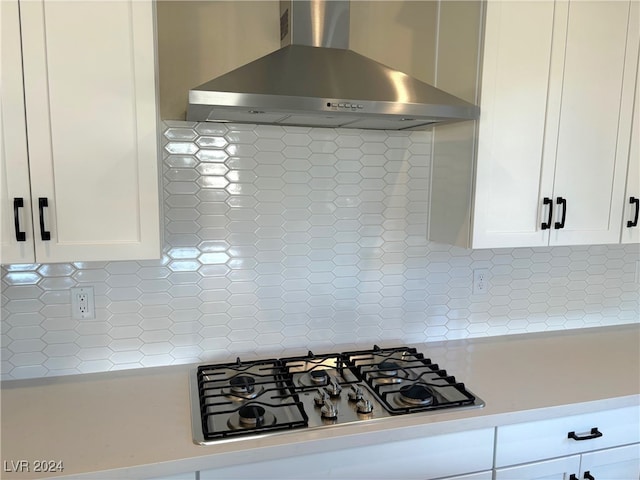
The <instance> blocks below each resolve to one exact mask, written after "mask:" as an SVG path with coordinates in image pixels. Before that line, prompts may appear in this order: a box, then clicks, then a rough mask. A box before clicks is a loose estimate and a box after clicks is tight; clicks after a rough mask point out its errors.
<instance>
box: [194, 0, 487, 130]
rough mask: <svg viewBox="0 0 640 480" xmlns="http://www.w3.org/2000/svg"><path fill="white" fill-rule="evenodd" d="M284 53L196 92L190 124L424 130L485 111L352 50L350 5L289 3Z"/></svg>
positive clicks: (326, 0) (284, 7) (318, 0)
mask: <svg viewBox="0 0 640 480" xmlns="http://www.w3.org/2000/svg"><path fill="white" fill-rule="evenodd" d="M280 3H281V17H280V28H281V35H280V37H281V43H282V48H280V49H279V50H276V51H275V52H273V53H270V54H268V55H265V56H264V57H262V58H259V59H257V60H254V61H253V62H251V63H248V64H247V65H244V66H242V67H240V68H237V69H235V70H232V71H231V72H229V73H226V74H224V75H222V76H220V77H218V78H216V79H214V80H211V81H209V82H207V83H205V84H203V85H200V86H199V87H196V88H194V89H192V90H191V91H190V92H189V108H188V110H187V120H190V121H199V122H202V121H210V122H237V123H258V124H263V123H267V124H276V125H304V126H313V127H344V128H364V129H379V130H422V129H425V128H429V127H430V126H431V125H433V124H434V123H445V122H453V121H461V120H472V119H476V118H478V115H479V108H478V107H477V106H475V105H473V104H471V103H468V102H465V101H464V100H461V99H459V98H457V97H455V96H453V95H450V94H448V93H446V92H444V91H442V90H439V89H437V88H435V87H433V86H431V85H428V84H426V83H424V82H421V81H420V80H416V79H415V78H412V77H410V76H409V75H407V74H405V73H403V72H400V71H397V70H394V69H392V68H390V67H387V66H386V65H383V64H381V63H378V62H376V61H374V60H371V59H370V58H367V57H365V56H363V55H360V54H358V53H355V52H353V51H352V50H348V45H349V2H348V1H336V0H290V1H281V2H280Z"/></svg>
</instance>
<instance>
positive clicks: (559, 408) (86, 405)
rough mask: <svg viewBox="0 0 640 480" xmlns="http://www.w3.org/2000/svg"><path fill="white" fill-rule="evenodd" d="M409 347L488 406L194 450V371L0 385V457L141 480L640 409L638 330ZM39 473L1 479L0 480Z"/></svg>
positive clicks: (595, 330) (122, 373)
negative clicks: (59, 463) (605, 411)
mask: <svg viewBox="0 0 640 480" xmlns="http://www.w3.org/2000/svg"><path fill="white" fill-rule="evenodd" d="M381 346H393V345H391V344H382V345H381ZM416 347H417V348H418V349H419V351H421V352H422V353H424V354H425V356H427V357H429V358H431V359H432V360H433V361H434V362H436V363H439V364H440V365H441V366H442V367H443V368H445V369H446V370H447V372H449V373H450V374H452V375H454V376H455V377H456V379H457V380H459V381H462V382H464V383H465V385H466V386H467V387H468V388H469V389H470V390H471V391H472V392H473V393H475V394H476V395H477V396H479V397H480V398H482V399H483V400H484V401H485V402H486V406H485V407H484V408H482V409H472V410H463V411H453V412H451V411H449V412H446V411H445V412H439V413H436V414H424V415H410V416H398V417H392V418H389V419H384V420H381V421H376V422H363V423H359V424H350V425H344V426H338V427H331V428H326V429H318V430H314V431H306V430H304V429H302V430H296V431H291V432H287V433H285V434H278V435H271V436H267V437H257V438H246V439H239V440H234V441H229V442H222V443H217V444H214V445H212V446H199V445H195V444H194V443H193V441H192V434H191V407H190V400H189V373H190V372H191V371H192V370H193V368H194V365H190V366H171V367H159V368H146V369H140V370H127V371H119V372H109V373H101V374H88V375H74V376H67V377H51V378H44V379H35V380H16V381H6V382H3V383H2V390H1V397H0V402H1V417H0V420H1V429H2V437H1V440H2V442H1V443H0V454H1V458H0V460H2V463H3V462H10V461H18V460H26V461H29V462H33V461H35V460H55V461H62V462H63V463H64V472H62V475H64V476H67V475H71V476H76V478H83V479H85V478H103V479H111V478H148V477H154V476H163V475H170V474H173V473H179V472H185V471H196V470H205V469H211V468H214V467H218V466H227V465H233V464H235V463H240V462H244V463H246V452H247V450H251V458H252V460H253V461H259V460H266V459H270V458H278V457H280V456H288V455H290V454H291V448H292V447H293V446H294V445H295V451H296V453H299V454H304V453H312V452H314V453H317V452H321V451H329V450H333V449H336V448H340V447H342V446H352V447H353V446H360V445H367V444H373V443H380V442H384V441H389V440H394V441H399V440H404V439H410V438H416V437H421V436H425V435H434V434H439V433H448V432H455V431H462V430H469V429H473V428H482V427H488V426H499V425H504V424H509V423H517V422H522V421H530V420H537V419H541V418H552V417H559V416H565V415H571V414H578V413H586V412H591V411H598V410H603V409H610V408H618V407H625V406H630V405H638V404H639V403H640V325H638V324H635V325H627V326H617V327H605V328H591V329H583V330H569V331H561V332H550V333H538V334H526V335H510V336H503V337H488V338H480V339H471V340H457V341H450V342H438V343H427V344H424V345H416ZM363 348H366V347H364V346H363ZM247 360H248V359H247ZM2 463H0V465H2ZM42 475H43V474H36V473H33V472H29V473H26V472H25V473H7V472H2V471H0V476H1V478H3V479H5V478H6V479H10V478H19V479H31V478H42ZM56 475H61V474H60V473H58V474H56ZM50 476H54V475H50Z"/></svg>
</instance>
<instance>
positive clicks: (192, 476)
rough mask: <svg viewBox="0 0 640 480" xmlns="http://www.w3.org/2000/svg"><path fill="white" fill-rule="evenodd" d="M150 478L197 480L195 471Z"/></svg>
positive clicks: (158, 479) (156, 479)
mask: <svg viewBox="0 0 640 480" xmlns="http://www.w3.org/2000/svg"><path fill="white" fill-rule="evenodd" d="M150 480H198V476H197V474H196V472H188V473H178V474H176V475H169V476H165V477H153V478H152V479H150Z"/></svg>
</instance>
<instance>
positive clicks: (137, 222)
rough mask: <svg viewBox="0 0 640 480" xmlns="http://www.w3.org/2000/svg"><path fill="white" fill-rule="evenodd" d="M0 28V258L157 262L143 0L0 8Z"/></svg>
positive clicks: (151, 82)
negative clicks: (20, 235)
mask: <svg viewBox="0 0 640 480" xmlns="http://www.w3.org/2000/svg"><path fill="white" fill-rule="evenodd" d="M18 6H19V9H20V16H19V19H20V23H19V24H17V23H16V22H17V17H16V16H15V15H13V12H14V11H15V10H16V8H18ZM5 12H9V13H11V15H10V16H7V17H5ZM2 22H3V25H2V26H3V29H2V43H3V57H2V66H3V69H2V80H3V86H2V117H3V118H2V125H3V140H5V142H7V140H8V138H9V137H11V138H10V140H11V142H10V143H9V142H7V143H4V145H5V148H3V152H2V170H1V172H2V175H3V178H2V182H0V184H2V186H3V187H4V188H3V192H2V196H1V198H2V216H3V232H4V233H3V237H2V260H1V261H2V263H16V262H20V263H26V262H37V263H50V262H68V261H81V260H82V261H86V260H127V259H145V258H159V256H160V214H159V208H160V202H159V189H158V186H159V181H158V137H157V115H156V81H155V73H154V72H155V44H154V12H153V3H152V2H151V1H146V0H145V1H135V0H126V1H125V0H117V1H79V2H78V1H59V2H58V1H56V2H48V1H47V2H45V1H22V2H19V3H17V4H16V2H15V1H8V2H4V1H3V2H2ZM9 23H10V24H11V25H9V28H8V29H7V28H6V27H7V25H6V24H9ZM16 31H19V32H20V35H21V36H20V40H21V45H22V52H21V53H22V56H21V62H22V73H21V72H20V69H19V68H17V65H18V63H17V61H18V60H17V57H16V56H17V55H18V52H19V50H18V49H19V44H17V43H16ZM5 42H7V44H8V46H7V49H11V55H10V56H9V57H7V58H5ZM20 74H22V75H23V78H24V97H22V95H19V92H18V89H19V85H18V83H19V82H18V78H17V77H18V76H19V75H20ZM14 77H15V78H14ZM8 78H11V82H10V83H9V84H8V85H7V83H6V82H7V79H8ZM6 87H11V89H9V88H6ZM22 98H24V106H22V107H21V106H20V105H19V103H20V100H21V99H22ZM25 117H26V121H25ZM25 124H26V144H27V145H28V162H27V159H26V156H25V148H24V145H25V142H24V133H23V132H24V128H25ZM20 129H22V133H21V132H20ZM14 136H15V137H14ZM25 172H28V175H29V177H28V178H29V182H26V181H25ZM16 176H18V177H19V181H17V180H14V178H15V177H16ZM9 185H10V187H8V186H9ZM14 198H23V199H24V200H23V202H24V207H23V208H22V209H19V215H20V225H21V227H22V226H24V231H25V236H26V239H25V240H26V241H25V242H17V241H16V236H15V235H14V233H15V232H14V228H13V223H14V222H13V220H14V212H13V199H14ZM31 223H32V224H33V231H31V229H30V228H29V226H30V224H31ZM7 227H10V228H9V230H7V229H6V228H7ZM47 232H49V235H47ZM6 233H10V235H8V236H5V234H6ZM15 243H24V244H25V245H24V246H23V245H16V244H15Z"/></svg>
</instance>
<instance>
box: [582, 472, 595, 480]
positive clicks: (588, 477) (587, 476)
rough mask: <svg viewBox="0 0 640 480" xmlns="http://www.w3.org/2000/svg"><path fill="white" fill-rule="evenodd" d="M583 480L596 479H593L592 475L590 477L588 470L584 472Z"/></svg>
mask: <svg viewBox="0 0 640 480" xmlns="http://www.w3.org/2000/svg"><path fill="white" fill-rule="evenodd" d="M584 478H585V479H586V480H596V477H594V476H593V475H591V472H590V471H588V470H587V471H586V472H584Z"/></svg>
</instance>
